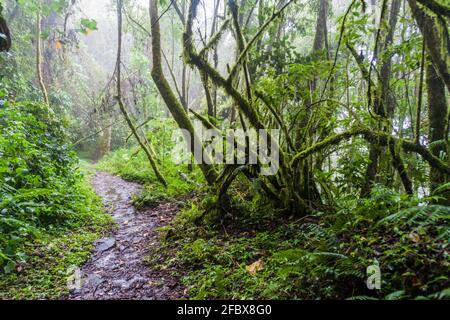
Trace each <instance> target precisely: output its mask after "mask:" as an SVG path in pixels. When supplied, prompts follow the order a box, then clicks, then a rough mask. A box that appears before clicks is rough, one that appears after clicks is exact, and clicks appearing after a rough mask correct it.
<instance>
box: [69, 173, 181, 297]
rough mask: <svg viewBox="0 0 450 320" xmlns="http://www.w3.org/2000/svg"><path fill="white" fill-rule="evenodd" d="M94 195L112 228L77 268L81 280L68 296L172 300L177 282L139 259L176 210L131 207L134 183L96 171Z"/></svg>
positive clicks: (147, 252)
mask: <svg viewBox="0 0 450 320" xmlns="http://www.w3.org/2000/svg"><path fill="white" fill-rule="evenodd" d="M92 185H93V187H94V188H95V190H96V192H97V194H98V195H99V196H101V197H102V198H103V201H104V204H105V207H106V209H107V211H108V212H109V213H110V214H111V215H112V216H113V218H114V221H115V222H116V223H117V224H118V228H117V229H116V230H115V231H114V232H113V233H112V234H111V235H110V237H109V238H104V239H101V240H99V241H97V242H96V244H95V245H96V249H95V252H94V253H93V255H92V258H91V260H90V261H89V262H88V263H87V264H86V265H85V266H84V267H83V268H82V269H81V274H82V277H83V279H84V284H83V286H82V288H81V289H80V290H75V291H74V292H72V294H71V295H70V299H75V300H84V299H144V300H155V299H158V300H160V299H177V298H180V297H181V296H182V293H180V292H182V289H181V288H180V287H179V285H178V283H177V281H176V280H175V279H173V278H170V277H167V275H165V274H163V273H161V271H153V270H151V267H150V266H148V265H145V263H144V262H143V259H144V258H145V257H146V256H149V255H151V254H152V253H151V252H150V250H151V249H150V247H151V246H150V244H154V243H155V242H157V241H158V235H157V233H156V230H155V228H158V227H161V226H164V225H166V224H167V223H168V222H169V221H170V220H171V219H172V217H173V215H174V214H175V212H176V211H177V207H176V205H171V204H164V205H161V206H159V207H157V208H155V209H152V210H147V211H143V212H141V211H139V212H138V211H136V209H135V208H134V207H133V206H132V205H131V197H132V195H133V194H135V193H137V192H139V189H140V186H139V185H137V184H134V183H130V182H126V181H124V180H122V179H120V178H119V177H116V176H112V175H110V174H107V173H103V172H99V173H97V174H96V175H95V176H94V177H93V179H92Z"/></svg>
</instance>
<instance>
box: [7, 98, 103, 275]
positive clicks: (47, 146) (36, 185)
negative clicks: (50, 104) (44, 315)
mask: <svg viewBox="0 0 450 320" xmlns="http://www.w3.org/2000/svg"><path fill="white" fill-rule="evenodd" d="M0 127H1V135H0V266H2V268H3V271H4V272H6V273H11V272H13V271H14V270H15V268H16V266H17V265H18V264H20V263H25V262H26V261H27V255H28V254H27V253H26V252H25V247H26V246H27V245H29V243H33V242H35V241H38V240H39V239H43V238H45V237H48V236H50V235H53V234H57V233H61V232H63V231H62V230H71V229H76V228H79V227H81V226H84V225H87V224H93V225H95V223H94V222H97V223H100V224H102V223H105V222H106V221H107V219H106V217H105V218H103V217H102V215H101V213H100V210H99V206H98V200H97V198H96V197H94V196H93V194H92V192H91V191H90V189H88V188H87V187H86V186H85V182H84V179H83V175H82V174H81V173H80V172H79V171H78V170H77V158H76V157H75V154H74V152H73V151H71V149H70V147H69V146H68V143H67V139H66V136H65V130H64V127H63V126H62V125H61V123H60V122H58V121H57V120H56V118H55V117H54V115H53V114H51V113H50V112H49V110H48V108H47V107H46V106H45V105H41V104H36V103H28V102H23V103H15V104H10V103H5V104H4V105H3V106H1V108H0Z"/></svg>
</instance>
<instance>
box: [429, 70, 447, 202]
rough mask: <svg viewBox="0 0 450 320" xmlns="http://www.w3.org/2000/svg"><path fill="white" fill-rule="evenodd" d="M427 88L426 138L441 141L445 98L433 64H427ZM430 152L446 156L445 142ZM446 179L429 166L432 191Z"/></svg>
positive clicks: (445, 114) (444, 135)
mask: <svg viewBox="0 0 450 320" xmlns="http://www.w3.org/2000/svg"><path fill="white" fill-rule="evenodd" d="M427 89H428V120H429V123H430V128H429V133H428V139H429V142H430V144H433V142H437V141H443V140H445V139H446V138H447V135H448V132H446V130H447V125H446V119H447V112H448V110H447V99H446V96H445V84H444V82H443V81H442V80H441V78H440V77H439V75H438V74H437V72H436V69H435V68H434V66H433V65H432V64H431V63H429V64H428V66H427ZM430 149H431V152H432V153H433V155H435V156H436V157H438V158H442V157H444V156H445V157H448V155H447V150H446V146H445V144H442V143H439V144H437V145H436V146H435V147H431V148H430ZM447 181H448V176H447V175H446V174H444V173H442V172H440V171H439V170H437V169H435V168H430V187H431V191H434V190H435V189H436V188H437V187H438V186H439V185H440V184H442V183H445V182H447ZM445 197H446V198H447V200H446V201H443V202H444V203H446V204H450V199H449V194H446V195H445Z"/></svg>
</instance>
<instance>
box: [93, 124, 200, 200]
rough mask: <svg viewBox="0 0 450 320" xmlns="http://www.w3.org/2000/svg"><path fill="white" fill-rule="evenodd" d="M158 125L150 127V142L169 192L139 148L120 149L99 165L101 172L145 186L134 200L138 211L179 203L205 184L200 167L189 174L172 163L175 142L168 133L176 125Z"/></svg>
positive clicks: (183, 168)
mask: <svg viewBox="0 0 450 320" xmlns="http://www.w3.org/2000/svg"><path fill="white" fill-rule="evenodd" d="M159 122H160V123H159V124H158V123H157V122H156V121H153V122H151V123H150V124H149V126H150V127H151V132H150V133H149V134H148V138H149V140H151V141H152V142H153V141H154V143H153V145H154V147H155V152H156V154H157V159H158V160H159V161H160V169H161V172H162V175H163V176H164V178H165V179H166V180H167V182H168V188H167V189H166V188H164V187H163V186H161V185H160V184H159V183H158V180H157V178H156V176H155V174H154V172H153V170H152V168H151V167H150V164H149V162H148V159H147V157H146V155H145V153H144V152H143V151H142V150H141V149H140V148H139V147H133V148H132V149H126V148H122V149H118V150H116V151H114V152H112V153H110V154H108V155H107V156H106V157H105V158H103V159H102V161H101V162H100V163H99V164H98V165H97V167H98V168H99V169H100V170H104V171H108V172H111V173H113V174H116V175H119V176H120V177H122V178H123V179H125V180H128V181H133V182H137V183H141V184H143V185H144V190H143V192H142V193H141V194H140V195H138V196H137V197H136V198H135V199H134V204H135V205H136V206H137V207H144V206H147V207H154V206H157V205H158V204H160V203H162V202H167V201H169V200H172V201H176V199H177V198H180V197H181V196H184V195H187V194H190V193H192V192H193V191H195V190H198V189H199V188H201V186H202V185H203V183H204V180H203V178H202V175H201V174H200V172H199V169H198V167H196V166H194V168H193V170H192V171H190V170H188V166H187V165H186V164H184V165H178V164H175V163H174V162H173V161H172V158H171V151H172V148H173V146H174V142H172V141H171V136H170V134H171V131H170V130H167V128H166V126H173V123H172V122H171V121H159Z"/></svg>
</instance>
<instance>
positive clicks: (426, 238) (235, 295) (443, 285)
mask: <svg viewBox="0 0 450 320" xmlns="http://www.w3.org/2000/svg"><path fill="white" fill-rule="evenodd" d="M235 196H236V193H235ZM434 200H435V199H433V198H428V199H421V200H419V199H415V198H408V197H406V196H404V195H400V194H397V193H395V192H393V191H391V190H389V189H386V188H384V187H381V186H377V187H375V188H374V191H373V193H372V196H371V198H369V199H364V200H358V199H355V198H354V197H348V198H347V199H342V201H341V202H340V205H339V208H340V209H338V210H337V211H336V212H334V214H330V213H324V212H316V213H314V214H312V215H310V216H307V217H303V218H296V217H289V216H285V217H284V218H283V219H281V220H280V213H279V212H277V211H275V210H274V209H272V208H270V206H268V205H267V204H265V203H259V202H258V201H257V202H255V201H253V202H252V201H249V200H248V199H247V200H246V201H243V198H242V196H239V202H240V203H241V205H240V206H239V208H237V209H238V210H236V212H234V213H233V214H229V215H228V216H226V217H223V219H222V220H214V219H213V220H211V219H209V220H208V217H207V216H205V217H204V219H203V220H200V221H202V222H200V223H199V222H198V221H199V217H203V216H204V210H205V204H204V201H203V202H202V201H200V200H198V201H196V202H195V203H192V204H191V205H189V206H186V207H185V209H184V210H182V212H181V213H180V214H179V215H178V217H177V219H176V220H175V221H174V222H173V223H172V224H171V225H170V226H167V227H165V228H163V229H161V232H162V234H163V235H164V236H163V238H164V239H165V241H164V242H163V246H162V247H161V248H160V251H159V253H157V254H154V255H152V257H148V259H149V260H155V261H156V260H157V261H161V259H160V257H161V256H165V255H167V252H176V255H175V256H174V257H170V256H167V257H166V263H164V264H162V265H161V266H160V267H161V268H165V269H166V268H169V269H173V270H179V272H178V273H179V275H180V276H181V277H182V279H183V283H184V284H185V285H186V286H187V288H188V289H189V295H190V298H191V299H431V298H437V299H441V298H449V297H450V289H449V288H450V280H449V275H450V256H449V251H448V245H449V239H450V224H449V220H450V208H448V207H445V206H439V205H434V204H433V201H434ZM211 221H216V222H214V223H212V222H211ZM280 221H281V222H280ZM373 265H376V266H379V268H380V271H381V289H380V290H369V289H368V287H367V284H366V281H367V278H368V276H369V275H368V274H367V272H366V271H367V267H369V266H373Z"/></svg>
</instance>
